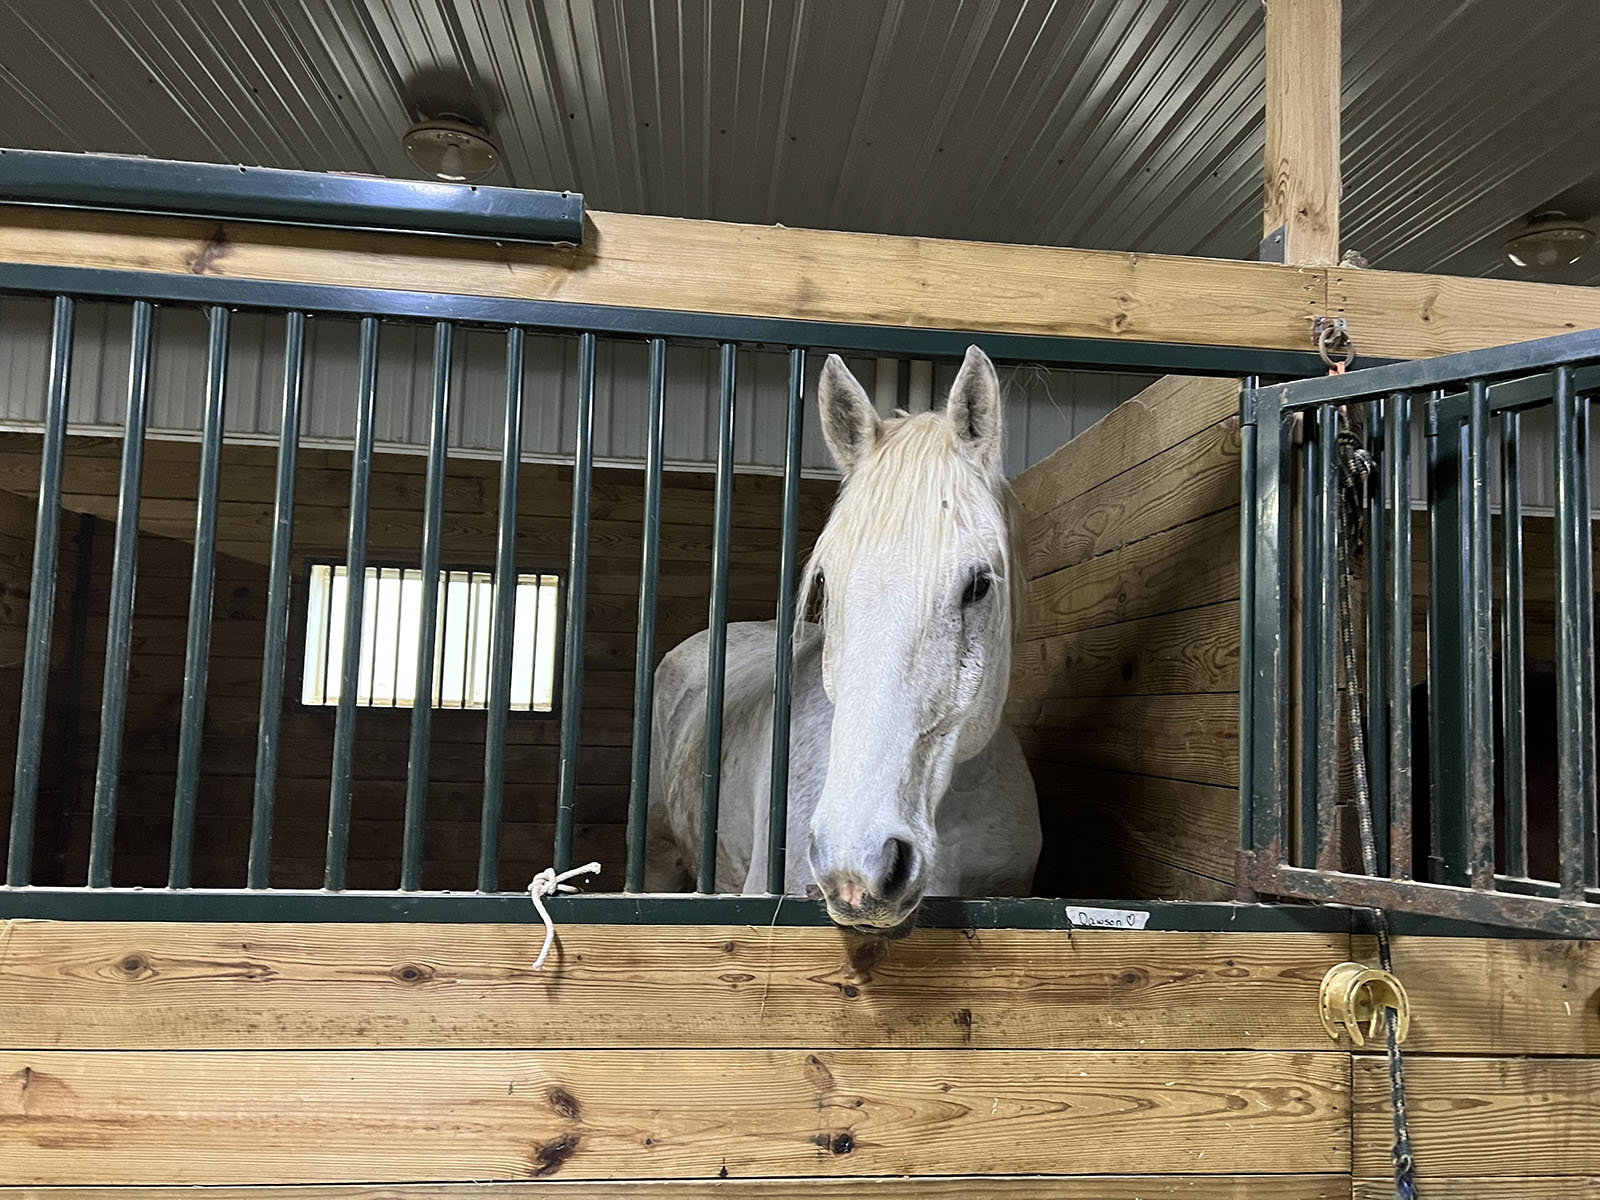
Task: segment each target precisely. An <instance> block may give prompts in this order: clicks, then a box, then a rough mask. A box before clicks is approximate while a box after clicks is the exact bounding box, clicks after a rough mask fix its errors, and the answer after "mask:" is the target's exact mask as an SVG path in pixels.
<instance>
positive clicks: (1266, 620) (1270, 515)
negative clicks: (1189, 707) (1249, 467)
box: [1244, 391, 1293, 863]
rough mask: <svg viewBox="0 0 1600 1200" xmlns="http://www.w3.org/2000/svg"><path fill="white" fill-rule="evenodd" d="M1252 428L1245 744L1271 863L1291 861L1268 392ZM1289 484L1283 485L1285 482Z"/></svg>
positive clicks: (1283, 594) (1286, 574) (1252, 401)
mask: <svg viewBox="0 0 1600 1200" xmlns="http://www.w3.org/2000/svg"><path fill="white" fill-rule="evenodd" d="M1246 403H1247V404H1248V405H1249V407H1250V410H1251V411H1252V412H1253V416H1254V423H1255V487H1254V497H1255V500H1254V505H1253V508H1254V514H1253V518H1252V519H1253V523H1254V525H1255V541H1256V549H1255V572H1254V576H1253V577H1251V578H1247V579H1246V580H1245V588H1246V590H1245V593H1244V595H1245V598H1246V599H1247V600H1251V601H1253V608H1254V610H1255V611H1254V614H1253V617H1252V625H1253V627H1254V634H1255V648H1254V650H1253V651H1252V653H1251V655H1250V672H1251V673H1250V678H1249V680H1248V684H1249V689H1250V692H1251V711H1250V717H1249V719H1250V724H1251V726H1252V733H1251V744H1252V747H1253V749H1254V754H1255V765H1254V767H1253V768H1252V770H1251V772H1250V778H1251V784H1252V786H1253V787H1254V789H1255V795H1254V797H1253V798H1252V801H1251V806H1250V815H1251V821H1252V823H1253V829H1252V832H1251V835H1250V846H1251V849H1252V850H1254V851H1255V853H1257V854H1259V855H1263V856H1265V858H1266V859H1268V860H1269V861H1272V862H1274V863H1286V862H1289V861H1290V854H1289V852H1288V846H1289V844H1290V836H1291V835H1290V823H1289V804H1290V766H1289V761H1290V759H1289V745H1290V729H1289V713H1288V706H1287V704H1286V701H1287V700H1288V698H1289V644H1290V637H1291V634H1292V628H1291V624H1292V623H1291V618H1290V604H1289V598H1290V589H1289V580H1290V526H1289V517H1288V509H1289V489H1290V487H1292V486H1293V477H1292V476H1288V477H1286V475H1285V471H1284V468H1285V466H1286V465H1287V464H1288V462H1289V453H1288V451H1289V433H1290V429H1291V428H1292V424H1291V422H1289V421H1286V420H1285V419H1284V416H1283V407H1282V402H1281V401H1280V400H1278V399H1277V396H1276V393H1273V392H1271V391H1267V392H1255V393H1253V394H1251V395H1250V396H1249V398H1248V400H1247V401H1246ZM1286 483H1287V484H1288V485H1289V486H1285V484H1286Z"/></svg>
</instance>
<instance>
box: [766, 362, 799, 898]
mask: <svg viewBox="0 0 1600 1200" xmlns="http://www.w3.org/2000/svg"><path fill="white" fill-rule="evenodd" d="M805 391H806V352H805V351H804V350H791V351H789V425H788V437H787V438H786V439H785V441H784V446H783V545H782V551H781V554H782V557H781V558H780V559H779V564H778V628H777V630H776V640H777V647H776V651H775V653H776V656H777V657H776V660H775V662H774V663H773V668H774V670H773V682H772V782H771V790H770V791H769V793H768V795H767V891H769V892H771V893H772V894H773V895H775V896H781V895H782V894H783V890H784V864H785V860H786V858H787V856H788V849H789V847H788V842H789V708H790V699H791V696H790V682H791V678H790V677H791V676H792V674H793V672H794V622H795V610H794V608H795V579H796V577H797V575H798V573H799V555H798V549H799V547H798V542H799V535H800V462H801V458H800V454H801V449H802V442H803V440H804V437H805Z"/></svg>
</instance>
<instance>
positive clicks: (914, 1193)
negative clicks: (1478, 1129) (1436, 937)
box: [0, 1174, 1576, 1200]
mask: <svg viewBox="0 0 1600 1200" xmlns="http://www.w3.org/2000/svg"><path fill="white" fill-rule="evenodd" d="M463 1194H467V1195H470V1196H472V1197H475V1198H476V1200H534V1198H535V1197H542V1196H559V1197H561V1198H562V1200H610V1198H611V1197H613V1196H618V1197H636V1198H637V1200H701V1198H702V1197H706V1196H713V1197H720V1200H779V1198H782V1200H795V1198H796V1197H804V1198H805V1200H856V1198H857V1197H861V1196H875V1197H881V1198H882V1200H901V1198H902V1197H916V1198H918V1200H1169V1198H1174V1200H1348V1197H1349V1195H1350V1179H1349V1176H1346V1175H1310V1174H1306V1175H1053V1176H1051V1175H1028V1176H1014V1175H1013V1176H1006V1175H955V1176H942V1177H933V1178H930V1177H922V1178H904V1179H893V1178H877V1179H871V1178H868V1179H849V1180H846V1179H808V1180H805V1181H804V1183H800V1182H799V1181H797V1180H794V1179H697V1180H694V1181H693V1182H679V1181H676V1180H665V1179H664V1180H642V1179H633V1180H612V1181H608V1182H606V1183H582V1182H578V1181H567V1182H556V1181H544V1180H540V1181H538V1182H532V1183H482V1182H476V1181H475V1182H473V1183H472V1184H471V1185H470V1192H465V1193H464V1189H463V1186H462V1185H461V1184H429V1183H411V1184H393V1185H387V1186H385V1185H381V1184H369V1185H362V1184H332V1185H329V1184H323V1185H300V1186H297V1187H296V1186H290V1187H281V1186H280V1187H211V1188H207V1189H206V1191H205V1192H204V1200H460V1198H461V1197H462V1196H463ZM1443 1194H1444V1193H1441V1195H1443ZM1542 1194H1543V1193H1541V1195H1542ZM1554 1194H1555V1195H1556V1196H1558V1197H1564V1196H1565V1195H1567V1193H1561V1192H1557V1193H1554ZM1571 1194H1572V1195H1576V1193H1571ZM195 1195H196V1194H195V1191H194V1189H192V1188H177V1187H160V1186H153V1187H119V1188H93V1187H74V1188H52V1189H50V1190H49V1191H48V1192H46V1191H42V1190H39V1189H34V1188H6V1187H0V1197H6V1198H7V1200H195ZM1385 1200H1390V1198H1385ZM1474 1200H1476V1194H1474ZM1493 1200H1501V1198H1500V1197H1499V1196H1495V1197H1493ZM1519 1200H1522V1198H1520V1197H1519Z"/></svg>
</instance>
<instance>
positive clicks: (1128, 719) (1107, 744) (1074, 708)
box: [1012, 694, 1239, 788]
mask: <svg viewBox="0 0 1600 1200" xmlns="http://www.w3.org/2000/svg"><path fill="white" fill-rule="evenodd" d="M1012 721H1013V724H1014V725H1016V726H1019V727H1020V728H1019V731H1018V736H1019V737H1022V736H1023V734H1022V732H1021V729H1029V730H1030V731H1031V732H1030V733H1028V735H1027V736H1026V737H1025V738H1024V748H1025V749H1027V750H1028V751H1029V752H1030V757H1032V758H1033V760H1034V761H1035V762H1045V763H1058V764H1069V765H1071V766H1075V767H1094V768H1098V769H1100V770H1104V771H1127V772H1131V773H1134V774H1140V775H1160V776H1164V777H1166V778H1168V779H1182V780H1188V781H1190V782H1193V783H1209V784H1214V785H1216V786H1218V787H1224V788H1226V787H1238V785H1239V700H1238V697H1237V696H1230V695H1226V694H1219V695H1209V696H1097V697H1088V698H1074V699H1062V700H1044V701H1041V702H1040V703H1039V704H1038V705H1037V706H1035V708H1034V710H1033V711H1032V713H1031V714H1028V715H1026V716H1025V715H1024V714H1022V713H1020V712H1019V713H1016V714H1014V715H1013V717H1012Z"/></svg>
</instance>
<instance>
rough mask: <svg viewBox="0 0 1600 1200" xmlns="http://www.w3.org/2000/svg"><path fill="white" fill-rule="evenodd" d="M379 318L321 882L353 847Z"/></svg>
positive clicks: (361, 448) (364, 358)
mask: <svg viewBox="0 0 1600 1200" xmlns="http://www.w3.org/2000/svg"><path fill="white" fill-rule="evenodd" d="M378 328H379V324H378V318H377V317H362V318H361V382H360V386H359V390H358V392H357V395H356V428H355V448H354V453H353V454H352V457H351V460H350V535H349V540H348V541H347V542H346V543H345V555H344V561H345V584H346V586H345V609H344V659H343V661H342V662H341V663H340V665H339V708H338V713H337V715H336V716H335V718H334V725H333V779H332V782H331V783H330V785H329V788H328V852H327V858H326V861H325V863H324V869H323V880H322V886H323V887H325V888H326V889H327V890H328V891H331V892H337V891H341V890H343V888H344V879H345V868H346V866H347V860H348V859H349V851H350V786H351V779H352V776H353V775H354V772H355V758H356V689H357V687H358V686H359V684H360V682H361V625H362V615H363V610H364V608H365V605H366V592H367V589H366V577H367V499H368V495H369V493H370V492H371V490H372V439H373V428H372V425H373V417H374V413H375V409H376V408H377V399H378Z"/></svg>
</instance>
